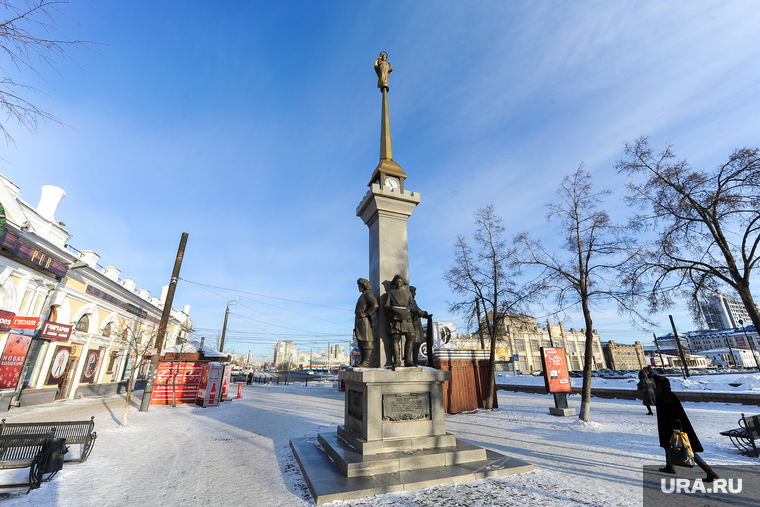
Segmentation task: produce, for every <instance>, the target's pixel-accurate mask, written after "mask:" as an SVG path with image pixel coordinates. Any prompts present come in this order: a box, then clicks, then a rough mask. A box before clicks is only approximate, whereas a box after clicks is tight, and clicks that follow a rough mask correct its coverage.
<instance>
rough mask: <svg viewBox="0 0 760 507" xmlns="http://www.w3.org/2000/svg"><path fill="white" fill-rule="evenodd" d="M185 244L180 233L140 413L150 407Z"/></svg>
mask: <svg viewBox="0 0 760 507" xmlns="http://www.w3.org/2000/svg"><path fill="white" fill-rule="evenodd" d="M186 244H187V233H186V232H183V233H182V238H181V239H180V240H179V248H178V249H177V258H176V259H175V260H174V269H173V270H172V278H171V280H170V281H169V290H168V291H167V293H166V301H164V311H163V312H162V313H161V322H160V323H159V324H158V335H157V336H156V348H155V353H154V354H153V357H151V360H150V368H148V379H147V382H146V383H145V391H143V396H142V400H141V402H140V412H147V411H148V407H150V398H151V396H152V395H153V384H155V382H156V370H158V360H159V358H160V356H161V349H163V348H164V338H165V337H166V326H167V325H168V324H169V316H170V315H171V311H172V303H173V302H174V291H175V290H176V289H177V281H178V280H179V269H180V268H181V267H182V258H183V257H184V256H185V245H186Z"/></svg>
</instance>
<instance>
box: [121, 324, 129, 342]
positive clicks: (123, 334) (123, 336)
mask: <svg viewBox="0 0 760 507" xmlns="http://www.w3.org/2000/svg"><path fill="white" fill-rule="evenodd" d="M121 339H122V340H125V341H126V340H129V329H128V328H127V326H124V330H123V331H122V332H121Z"/></svg>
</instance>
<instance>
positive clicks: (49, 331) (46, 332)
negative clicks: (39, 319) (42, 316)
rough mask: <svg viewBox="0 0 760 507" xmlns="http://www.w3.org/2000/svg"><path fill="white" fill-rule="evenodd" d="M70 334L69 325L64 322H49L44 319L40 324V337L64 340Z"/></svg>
mask: <svg viewBox="0 0 760 507" xmlns="http://www.w3.org/2000/svg"><path fill="white" fill-rule="evenodd" d="M69 336H71V326H67V325H66V324H58V323H57V322H50V321H49V320H46V321H45V323H44V324H42V334H41V335H40V338H47V339H49V340H63V341H66V340H68V339H69Z"/></svg>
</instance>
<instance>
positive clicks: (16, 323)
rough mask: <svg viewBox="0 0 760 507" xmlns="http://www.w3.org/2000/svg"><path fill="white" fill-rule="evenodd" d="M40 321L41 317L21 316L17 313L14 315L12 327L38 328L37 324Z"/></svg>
mask: <svg viewBox="0 0 760 507" xmlns="http://www.w3.org/2000/svg"><path fill="white" fill-rule="evenodd" d="M39 323H40V318H39V317H21V316H19V315H16V316H15V317H13V322H12V323H11V327H12V328H13V329H37V324H39Z"/></svg>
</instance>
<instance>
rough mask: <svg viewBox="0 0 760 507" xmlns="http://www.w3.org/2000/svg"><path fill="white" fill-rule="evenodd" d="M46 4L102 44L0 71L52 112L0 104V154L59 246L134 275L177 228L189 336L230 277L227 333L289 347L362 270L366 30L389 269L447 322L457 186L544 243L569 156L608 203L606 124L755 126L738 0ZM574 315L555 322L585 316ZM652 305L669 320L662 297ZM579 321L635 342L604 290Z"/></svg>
mask: <svg viewBox="0 0 760 507" xmlns="http://www.w3.org/2000/svg"><path fill="white" fill-rule="evenodd" d="M60 11H61V13H60V14H59V15H58V16H57V18H56V20H57V21H58V24H59V27H60V29H61V31H62V32H63V33H64V34H65V35H66V36H67V37H68V38H70V39H86V40H91V41H96V42H99V43H102V45H97V46H92V47H93V48H94V51H87V50H74V51H72V52H71V56H72V57H73V59H74V60H75V61H76V64H77V65H75V64H73V63H71V62H62V63H59V64H58V65H57V70H58V72H59V73H60V75H59V74H57V73H56V72H54V71H52V70H50V69H42V70H41V73H42V76H43V77H44V80H43V79H41V78H40V77H39V76H36V75H34V74H31V73H29V72H23V73H20V74H17V75H14V78H15V79H16V80H17V81H20V82H24V83H27V84H31V85H34V86H37V87H38V88H40V90H42V91H43V92H44V94H43V93H35V94H32V95H29V98H31V99H33V101H34V102H35V103H36V104H37V105H39V106H41V107H42V108H43V109H46V110H47V111H49V112H51V113H53V114H55V115H56V116H58V117H59V118H61V119H62V120H63V121H64V122H65V123H66V124H68V125H69V126H70V127H61V126H59V125H56V124H46V125H42V126H41V127H40V129H39V132H38V133H36V134H30V133H28V132H26V131H24V130H22V129H21V128H20V127H17V126H15V125H13V124H8V128H9V130H10V132H11V134H12V135H13V136H14V138H15V140H16V146H0V157H2V158H3V159H5V162H0V172H2V173H3V174H5V175H6V176H7V177H8V178H9V179H10V180H11V181H13V182H14V183H16V184H17V185H19V186H20V187H21V192H22V196H23V197H24V198H25V199H26V200H27V201H29V202H30V203H32V204H33V205H36V203H37V202H38V200H39V188H40V187H41V186H42V185H44V184H53V185H58V186H60V187H62V188H63V189H64V190H65V191H66V192H67V196H66V197H65V198H64V200H63V201H62V203H61V205H60V207H59V209H58V213H57V218H58V219H59V220H62V221H64V222H65V223H66V224H67V229H68V230H69V231H70V232H71V233H72V234H73V238H72V239H71V241H70V243H71V244H72V246H74V247H76V248H78V249H80V250H94V251H95V252H96V253H98V254H99V255H100V256H101V261H100V263H101V264H102V265H104V266H108V265H113V266H116V267H117V268H119V269H121V271H122V277H125V278H133V279H134V280H136V281H137V282H138V288H146V289H148V290H150V291H151V293H152V295H159V294H160V290H161V286H162V285H165V284H166V283H168V280H169V276H170V273H171V268H172V264H173V261H174V256H175V254H176V249H177V245H178V243H179V238H180V235H181V233H182V232H188V233H189V240H188V245H187V251H186V256H185V260H184V264H183V266H182V273H181V276H182V278H183V279H185V280H188V281H190V282H194V283H189V282H181V283H180V284H179V286H178V290H177V294H176V296H175V302H174V306H175V307H178V308H181V307H182V305H184V304H190V305H191V306H192V310H191V316H192V317H193V319H194V322H195V327H196V328H197V329H198V330H199V331H200V333H201V334H204V335H206V336H209V335H212V334H214V333H215V332H216V331H219V330H221V326H222V321H223V316H224V309H225V306H226V304H227V302H228V301H229V300H232V299H235V298H237V297H241V298H242V300H241V302H240V304H239V305H238V306H233V307H232V311H231V314H230V320H229V323H228V329H229V334H228V340H227V346H226V347H225V349H226V350H230V349H234V350H235V351H236V352H238V353H244V352H247V351H248V350H252V351H253V353H254V356H258V359H263V358H264V357H266V358H271V355H272V346H273V344H274V342H276V341H277V339H281V338H291V339H293V340H294V341H295V342H296V345H297V346H298V347H299V350H300V351H303V350H305V349H306V350H308V349H309V348H313V349H314V350H317V349H319V348H320V347H324V346H326V344H327V341H328V340H329V341H330V342H331V343H335V342H336V341H337V342H339V343H347V342H348V341H349V339H350V335H351V330H352V328H353V312H352V309H353V306H354V303H355V300H356V297H357V296H358V292H357V290H356V284H355V281H356V279H357V278H358V277H360V276H361V277H367V274H368V259H367V256H368V246H367V244H368V243H367V242H368V233H367V228H366V226H365V225H364V223H363V222H362V221H361V219H359V218H357V217H356V216H355V210H356V206H357V205H358V203H359V201H360V200H361V198H362V197H363V195H364V194H365V192H366V190H367V187H366V184H367V181H368V180H369V177H370V176H371V174H372V171H373V169H374V168H375V166H376V165H377V161H378V155H379V127H380V100H381V94H380V92H379V91H378V89H377V88H376V78H375V76H374V71H373V69H372V64H373V61H374V59H375V58H376V57H377V55H378V53H379V52H380V51H381V50H384V51H387V52H388V54H389V61H390V62H391V64H392V65H393V69H394V73H393V75H392V76H391V81H390V86H391V90H390V93H389V104H390V118H391V126H392V133H393V150H394V157H395V160H396V161H397V162H398V163H399V164H400V165H401V166H402V167H403V169H404V170H405V172H406V173H407V174H408V176H409V178H408V179H407V180H406V184H405V187H406V188H407V189H409V190H411V191H414V192H419V193H420V195H421V204H420V205H419V206H418V207H417V209H416V210H415V212H414V214H413V215H412V217H411V218H410V220H409V222H408V227H409V248H410V278H411V283H412V284H414V285H416V286H417V287H418V298H417V299H418V303H419V304H420V307H422V308H423V309H425V310H427V311H428V312H430V313H433V314H434V315H435V317H436V320H443V321H453V322H457V323H459V327H460V331H464V329H463V325H462V319H461V318H460V317H459V316H456V315H451V314H449V313H448V311H447V307H448V305H447V301H450V300H452V295H451V293H450V291H449V289H448V287H447V286H446V284H445V282H444V281H443V278H442V276H443V272H444V271H445V270H446V269H447V268H449V267H450V266H451V265H452V263H453V257H454V250H453V245H454V241H455V239H456V236H457V234H465V235H468V236H469V235H470V234H471V233H472V214H473V212H474V211H475V210H476V209H477V208H478V207H479V206H482V205H485V204H488V203H493V204H494V206H495V208H496V210H497V212H498V214H499V215H501V216H502V217H503V218H504V221H505V226H506V228H507V231H508V233H509V234H510V235H511V234H513V233H517V232H519V231H521V230H530V231H531V232H532V233H533V234H535V235H536V236H538V237H541V238H543V239H544V241H545V242H549V243H551V242H552V241H556V239H557V234H556V231H555V230H554V229H553V226H552V224H547V222H546V218H545V215H546V209H545V205H546V203H548V202H550V201H553V200H554V198H555V194H554V192H555V190H556V189H557V187H558V185H559V183H560V182H561V180H562V177H563V176H564V175H566V174H569V173H571V172H572V171H574V170H575V169H576V168H577V166H578V164H579V163H581V162H584V163H585V164H586V168H587V170H589V171H590V172H591V173H592V174H593V175H594V178H595V183H596V185H597V187H598V188H609V189H611V190H613V192H614V194H613V196H612V197H611V198H610V200H609V201H608V209H609V210H610V212H611V213H612V214H613V216H615V217H617V218H620V219H622V218H624V217H625V215H626V213H627V209H626V208H625V205H624V204H623V203H622V198H623V196H624V195H625V192H624V185H625V179H624V178H623V177H622V176H618V175H617V174H616V173H615V171H614V170H613V165H614V163H615V161H616V160H617V159H619V158H620V157H621V155H622V151H623V147H624V144H625V143H626V142H630V141H633V140H634V139H636V138H637V137H639V136H641V135H648V136H650V138H651V142H652V144H653V146H654V147H655V148H657V149H659V148H663V147H664V146H665V145H666V143H672V144H673V145H674V150H675V151H676V153H678V154H679V155H680V156H682V157H686V158H688V159H689V161H690V162H691V163H692V164H693V165H694V166H696V167H705V168H712V167H714V166H716V165H718V164H719V163H721V162H722V161H724V160H725V158H726V157H727V156H728V154H729V153H730V152H731V151H732V150H733V149H735V148H737V147H742V146H755V145H757V144H758V132H760V124H759V123H760V120H759V119H758V118H760V116H758V114H757V112H758V111H760V42H759V41H758V38H757V27H756V22H757V20H758V19H760V4H757V3H756V2H725V1H723V2H667V3H663V2H477V3H475V2H443V1H436V2H423V1H420V2H343V1H335V2H234V3H233V2H229V3H226V5H225V4H213V3H209V2H195V1H189V0H185V1H176V2H170V1H165V2H144V1H139V0H135V1H131V2H97V1H87V2H85V1H81V2H79V1H73V2H71V3H70V4H68V5H63V6H62V7H61V8H60ZM197 284H207V285H212V286H215V287H222V288H226V289H230V290H221V289H216V288H209V287H202V286H200V285H197ZM242 292H245V293H246V294H243V293H242ZM262 296H267V297H262ZM272 298H280V299H272ZM285 300H290V301H285ZM292 301H298V302H309V303H312V304H311V305H309V304H303V303H295V302H292ZM314 305H321V306H314ZM552 309H553V308H552V307H551V302H550V301H547V305H546V308H544V309H537V310H536V312H535V313H536V315H537V316H542V315H546V314H548V313H550V312H551V311H552ZM672 313H673V314H674V316H675V318H676V322H677V324H678V325H679V329H680V330H683V331H686V330H689V329H691V328H692V323H691V322H690V319H689V317H688V316H687V315H686V313H685V312H684V311H681V310H679V309H674V310H673V312H672ZM573 315H575V316H574V317H573V319H572V321H570V322H566V326H568V327H577V328H579V327H583V320H582V318H580V316H578V315H577V314H572V315H571V316H573ZM658 320H659V321H660V324H661V326H660V327H659V328H656V329H655V330H656V331H657V332H660V331H662V332H667V331H668V330H669V323H668V320H667V315H662V316H659V318H658ZM594 321H595V327H596V328H597V329H598V331H599V332H600V333H601V334H602V338H603V339H614V340H616V341H618V342H629V343H630V342H633V341H634V340H644V341H651V333H642V332H640V331H638V330H634V329H632V328H631V326H630V325H629V324H628V321H627V319H626V318H625V317H621V316H618V315H617V314H616V312H615V311H614V309H606V308H600V309H599V311H598V312H597V313H596V314H595V315H594Z"/></svg>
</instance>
